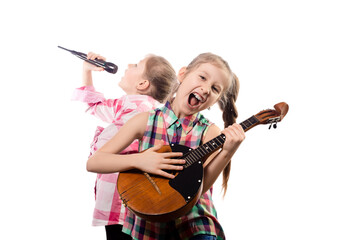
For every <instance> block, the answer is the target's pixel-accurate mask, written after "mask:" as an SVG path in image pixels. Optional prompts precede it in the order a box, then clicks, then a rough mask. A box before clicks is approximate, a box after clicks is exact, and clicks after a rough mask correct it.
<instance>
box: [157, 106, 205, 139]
mask: <svg viewBox="0 0 360 240" xmlns="http://www.w3.org/2000/svg"><path fill="white" fill-rule="evenodd" d="M162 113H163V117H164V120H165V126H166V129H168V128H170V127H171V126H173V125H174V124H175V125H176V128H178V127H179V126H180V125H181V127H182V129H183V130H184V132H185V133H186V134H188V133H189V132H190V131H191V129H192V128H193V127H194V126H195V124H196V123H197V122H198V121H199V117H200V113H194V114H193V115H190V116H186V117H184V118H181V119H178V117H177V116H176V115H175V113H174V111H173V110H172V108H171V105H170V102H166V104H165V106H164V108H163V110H162Z"/></svg>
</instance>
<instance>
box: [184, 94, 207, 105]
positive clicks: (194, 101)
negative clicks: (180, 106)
mask: <svg viewBox="0 0 360 240" xmlns="http://www.w3.org/2000/svg"><path fill="white" fill-rule="evenodd" d="M202 102H204V99H203V98H202V97H201V96H200V95H199V94H197V93H190V95H189V99H188V103H189V105H190V106H191V107H196V106H198V105H199V104H200V103H202Z"/></svg>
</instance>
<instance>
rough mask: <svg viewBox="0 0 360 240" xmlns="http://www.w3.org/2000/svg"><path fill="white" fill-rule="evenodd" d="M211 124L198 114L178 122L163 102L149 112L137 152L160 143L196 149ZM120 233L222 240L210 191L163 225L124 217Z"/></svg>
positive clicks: (167, 105)
mask: <svg viewBox="0 0 360 240" xmlns="http://www.w3.org/2000/svg"><path fill="white" fill-rule="evenodd" d="M210 125H211V123H210V122H209V121H208V120H207V119H206V118H205V117H204V116H203V115H202V114H200V113H196V114H194V115H192V116H187V117H185V118H183V119H178V118H177V117H176V115H175V114H174V112H173V111H172V109H171V106H170V103H169V102H167V103H166V104H165V106H163V107H162V108H158V109H155V110H153V111H151V112H150V116H149V120H148V123H147V127H146V131H145V134H144V137H143V138H142V140H141V142H140V145H139V148H140V149H139V151H142V150H145V149H148V148H150V147H153V146H154V145H157V144H159V143H160V142H161V140H162V141H164V142H165V144H167V145H169V144H171V143H176V144H181V145H185V146H187V147H191V148H196V147H198V146H199V145H201V139H202V137H203V135H204V134H205V133H206V131H207V130H208V128H209V126H210ZM123 231H124V232H125V233H127V234H130V235H131V236H132V237H133V238H134V239H151V240H158V239H164V240H168V239H189V238H191V237H192V236H195V235H198V234H209V235H214V236H217V239H225V235H224V231H223V229H222V227H221V225H220V224H219V222H218V220H217V214H216V210H215V207H214V205H213V201H212V189H210V190H209V191H207V192H206V193H204V194H203V195H202V196H201V197H200V199H199V201H198V202H197V203H196V204H195V206H194V207H193V208H192V209H191V211H190V212H189V213H188V214H187V215H185V216H183V217H180V218H177V219H175V220H173V221H170V222H167V223H157V222H149V221H145V220H143V219H141V218H139V217H137V216H135V215H134V214H132V213H131V214H128V216H127V218H126V220H125V223H124V226H123Z"/></svg>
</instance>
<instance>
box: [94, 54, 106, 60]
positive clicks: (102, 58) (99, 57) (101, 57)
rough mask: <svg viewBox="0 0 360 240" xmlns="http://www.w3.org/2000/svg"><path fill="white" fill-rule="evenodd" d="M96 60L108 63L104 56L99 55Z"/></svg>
mask: <svg viewBox="0 0 360 240" xmlns="http://www.w3.org/2000/svg"><path fill="white" fill-rule="evenodd" d="M96 58H97V59H100V60H103V61H106V58H105V57H103V56H101V55H98V56H97V57H96Z"/></svg>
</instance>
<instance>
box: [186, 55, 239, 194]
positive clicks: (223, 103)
mask: <svg viewBox="0 0 360 240" xmlns="http://www.w3.org/2000/svg"><path fill="white" fill-rule="evenodd" d="M203 63H210V64H213V65H214V66H216V67H218V68H220V69H222V70H224V71H226V72H227V73H228V75H229V82H230V84H229V87H228V88H227V89H225V90H224V91H223V92H222V95H221V97H220V99H219V100H218V104H219V107H220V109H221V111H222V112H223V115H222V118H223V121H224V127H225V128H226V127H228V126H230V125H232V124H234V123H235V122H236V118H237V117H238V111H237V108H236V104H235V102H236V99H237V97H238V93H239V88H240V83H239V79H238V77H237V76H236V75H235V74H234V73H233V72H232V71H231V69H230V66H229V64H228V63H227V62H226V61H225V60H224V59H223V58H221V57H220V56H218V55H215V54H213V53H202V54H200V55H199V56H197V57H196V58H194V60H192V62H191V63H190V64H189V65H188V66H187V68H186V72H185V76H186V75H187V74H188V73H190V72H191V71H193V70H195V69H197V68H198V67H199V66H200V65H201V64H203ZM230 169H231V160H230V162H229V163H228V165H227V166H226V167H225V169H224V170H223V184H222V187H223V191H224V195H225V194H226V190H227V183H228V181H229V177H230Z"/></svg>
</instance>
